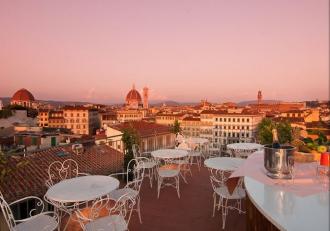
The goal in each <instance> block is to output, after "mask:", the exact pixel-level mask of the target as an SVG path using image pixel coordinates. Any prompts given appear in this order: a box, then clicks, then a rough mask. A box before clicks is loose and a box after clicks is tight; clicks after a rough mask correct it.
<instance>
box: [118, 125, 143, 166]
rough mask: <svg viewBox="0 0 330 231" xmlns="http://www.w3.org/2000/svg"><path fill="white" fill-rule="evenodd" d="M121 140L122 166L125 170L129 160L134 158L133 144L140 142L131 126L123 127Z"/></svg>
mask: <svg viewBox="0 0 330 231" xmlns="http://www.w3.org/2000/svg"><path fill="white" fill-rule="evenodd" d="M122 141H123V143H124V168H125V170H126V168H127V165H128V163H129V161H130V160H132V159H133V158H134V155H133V149H132V147H133V144H139V143H140V137H139V134H138V133H137V131H136V130H135V129H134V128H133V127H129V128H126V129H124V131H123V136H122Z"/></svg>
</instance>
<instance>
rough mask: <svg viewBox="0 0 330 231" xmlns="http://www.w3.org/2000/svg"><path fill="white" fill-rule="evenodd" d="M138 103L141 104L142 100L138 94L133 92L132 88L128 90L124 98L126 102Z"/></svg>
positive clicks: (135, 91)
mask: <svg viewBox="0 0 330 231" xmlns="http://www.w3.org/2000/svg"><path fill="white" fill-rule="evenodd" d="M132 101H138V102H139V103H140V102H142V98H141V95H140V93H139V92H138V91H137V90H135V88H134V86H133V89H132V90H130V91H129V92H128V94H127V96H126V102H132Z"/></svg>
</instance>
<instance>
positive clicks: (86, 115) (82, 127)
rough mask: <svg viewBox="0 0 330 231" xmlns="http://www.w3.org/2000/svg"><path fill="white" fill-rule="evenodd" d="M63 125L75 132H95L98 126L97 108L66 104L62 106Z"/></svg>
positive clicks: (89, 133)
mask: <svg viewBox="0 0 330 231" xmlns="http://www.w3.org/2000/svg"><path fill="white" fill-rule="evenodd" d="M63 116H64V120H65V126H66V128H68V129H71V131H72V132H73V133H75V134H86V135H93V134H95V131H96V129H98V128H99V127H100V121H99V114H98V110H97V109H91V108H86V107H82V106H66V107H64V108H63Z"/></svg>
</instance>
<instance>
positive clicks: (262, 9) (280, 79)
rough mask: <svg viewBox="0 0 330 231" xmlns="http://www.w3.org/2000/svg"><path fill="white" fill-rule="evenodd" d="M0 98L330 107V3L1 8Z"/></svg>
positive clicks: (178, 0) (220, 1)
mask: <svg viewBox="0 0 330 231" xmlns="http://www.w3.org/2000/svg"><path fill="white" fill-rule="evenodd" d="M0 28H1V30H0V96H11V95H12V94H13V93H14V92H15V91H16V90H18V89H19V88H22V87H25V88H27V89H29V90H30V91H31V92H32V93H33V94H34V96H35V97H36V98H37V99H57V100H81V101H91V102H101V103H112V102H121V101H123V100H124V97H125V95H126V93H127V92H128V91H129V89H130V88H131V86H132V84H133V83H135V85H136V87H137V88H138V89H142V88H143V86H145V85H146V86H148V87H149V88H150V89H151V98H152V99H156V100H168V99H171V100H177V101H183V102H184V101H189V102H191V101H198V100H200V99H202V98H207V99H208V100H210V101H213V102H223V101H240V100H247V99H255V98H256V95H257V91H258V90H259V89H261V90H262V91H263V95H264V98H266V99H278V100H290V101H291V100H312V99H327V98H328V94H329V89H328V86H329V81H328V78H329V3H328V0H267V1H265V0H248V1H247V0H240V1H236V0H232V1H224V0H213V1H211V0H199V1H197V0H186V1H183V0H162V1H160V0H150V1H142V0H131V1H128V0H120V1H119V0H118V1H115V0H113V1H110V0H105V1H97V0H93V1H90V0H86V1H82V0H80V1H71V0H56V1H51V0H40V1H28V0H24V1H14V0H1V2H0Z"/></svg>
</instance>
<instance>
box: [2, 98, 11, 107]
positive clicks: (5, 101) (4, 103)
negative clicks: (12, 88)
mask: <svg viewBox="0 0 330 231" xmlns="http://www.w3.org/2000/svg"><path fill="white" fill-rule="evenodd" d="M0 100H1V101H2V103H3V105H4V106H6V105H8V104H9V103H10V97H0Z"/></svg>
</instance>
